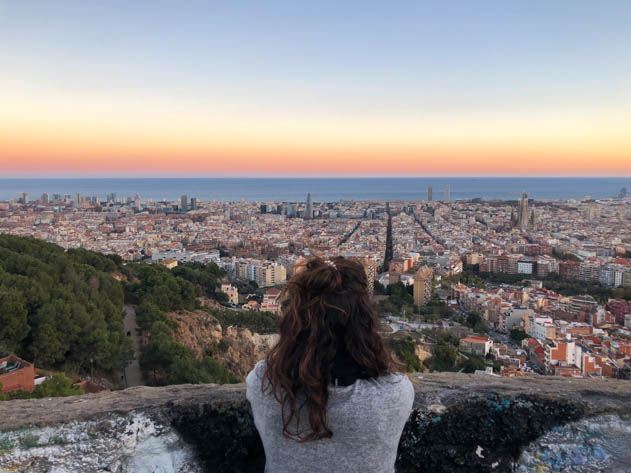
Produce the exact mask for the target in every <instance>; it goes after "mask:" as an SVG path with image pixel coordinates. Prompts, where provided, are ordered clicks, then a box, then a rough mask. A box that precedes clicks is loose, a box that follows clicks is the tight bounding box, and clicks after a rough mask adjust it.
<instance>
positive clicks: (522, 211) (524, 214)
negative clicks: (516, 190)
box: [510, 192, 535, 231]
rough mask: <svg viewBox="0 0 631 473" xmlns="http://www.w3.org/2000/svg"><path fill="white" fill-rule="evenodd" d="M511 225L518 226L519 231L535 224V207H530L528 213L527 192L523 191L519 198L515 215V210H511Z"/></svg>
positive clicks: (530, 227) (528, 228)
mask: <svg viewBox="0 0 631 473" xmlns="http://www.w3.org/2000/svg"><path fill="white" fill-rule="evenodd" d="M510 221H511V227H513V228H519V229H520V230H521V231H527V230H530V229H532V228H534V226H535V209H534V208H533V209H531V211H530V215H528V194H527V193H526V192H523V193H522V195H521V200H520V201H519V205H518V206H517V215H515V211H514V210H511V215H510Z"/></svg>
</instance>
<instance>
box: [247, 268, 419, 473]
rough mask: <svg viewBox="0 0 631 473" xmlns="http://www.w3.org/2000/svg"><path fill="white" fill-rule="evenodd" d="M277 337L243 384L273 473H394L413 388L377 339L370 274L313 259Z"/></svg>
mask: <svg viewBox="0 0 631 473" xmlns="http://www.w3.org/2000/svg"><path fill="white" fill-rule="evenodd" d="M281 297H282V301H283V302H282V306H283V317H282V319H281V322H280V339H279V341H278V343H277V344H276V345H275V346H274V347H273V348H272V349H271V350H270V352H269V353H268V355H267V356H266V358H265V359H264V360H261V361H259V362H258V363H257V364H256V366H255V367H254V369H253V370H252V371H251V372H250V373H249V374H248V376H247V378H246V384H247V391H246V395H247V398H248V400H249V401H250V404H251V405H252V412H253V415H254V423H255V424H256V427H257V429H258V431H259V433H260V435H261V439H262V440H263V447H264V448H265V456H266V465H265V472H266V473H299V472H326V473H336V472H343V473H355V472H357V473H373V472H374V473H393V472H394V463H395V460H396V453H397V446H398V444H399V439H400V437H401V432H402V430H403V426H404V425H405V422H406V420H407V418H408V417H409V415H410V412H411V409H412V402H413V400H414V388H413V387H412V383H411V382H410V380H409V379H408V378H407V376H405V375H403V374H400V373H396V368H397V367H398V366H399V364H398V363H395V361H394V360H393V359H392V356H391V354H390V351H389V350H388V348H387V347H386V346H385V344H384V342H383V339H382V338H381V336H380V335H379V332H378V331H377V325H378V322H377V317H376V314H375V312H374V309H373V307H372V305H371V303H370V297H369V294H368V290H367V278H366V272H365V271H364V267H363V266H362V265H361V264H360V263H359V262H357V261H354V260H351V259H346V258H343V257H337V258H335V259H334V260H333V261H330V260H324V259H322V258H319V257H316V258H312V259H311V260H309V261H308V262H306V263H305V264H304V265H303V267H301V268H298V269H297V272H296V274H295V275H294V276H293V277H292V278H291V280H290V281H289V282H288V284H287V286H286V287H285V288H284V289H283V292H282V295H281Z"/></svg>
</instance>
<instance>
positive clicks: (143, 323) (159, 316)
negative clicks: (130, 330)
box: [136, 302, 167, 330]
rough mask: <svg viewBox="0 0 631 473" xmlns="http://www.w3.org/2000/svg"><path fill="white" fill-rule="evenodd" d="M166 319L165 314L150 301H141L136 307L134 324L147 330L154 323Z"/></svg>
mask: <svg viewBox="0 0 631 473" xmlns="http://www.w3.org/2000/svg"><path fill="white" fill-rule="evenodd" d="M166 320H167V316H166V314H165V313H164V312H163V311H162V310H160V308H159V307H158V306H157V305H155V304H153V303H151V302H142V303H141V304H140V305H139V306H138V307H137V308H136V325H138V327H140V328H141V329H143V330H149V329H150V328H151V326H152V325H153V324H154V323H156V322H166Z"/></svg>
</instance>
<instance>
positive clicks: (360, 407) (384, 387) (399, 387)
mask: <svg viewBox="0 0 631 473" xmlns="http://www.w3.org/2000/svg"><path fill="white" fill-rule="evenodd" d="M264 369H265V360H261V361H259V362H258V363H257V364H256V366H255V367H254V369H253V370H252V371H250V373H249V374H248V376H247V378H246V380H245V382H246V385H247V389H246V396H247V398H248V400H249V401H250V404H251V405H252V413H253V415H254V423H255V424H256V428H257V429H258V431H259V434H260V435H261V439H262V441H263V447H264V448H265V458H266V463H265V473H302V472H305V473H307V472H308V473H312V472H313V473H319V472H322V473H338V472H339V473H394V462H395V460H396V454H397V447H398V445H399V439H400V438H401V432H402V431H403V426H404V425H405V422H406V421H407V419H408V417H409V416H410V412H411V410H412V402H413V401H414V388H413V386H412V383H411V382H410V380H409V379H408V378H407V376H405V375H402V374H390V375H387V376H381V377H379V378H376V379H358V380H357V381H355V383H354V384H351V385H349V386H331V387H330V391H329V401H328V409H329V413H328V419H329V428H330V429H331V430H332V431H333V437H331V438H330V439H320V440H316V441H313V442H304V443H298V442H296V441H295V440H291V439H286V438H285V437H283V434H282V432H283V424H282V417H281V406H280V403H279V402H278V401H277V400H276V399H275V398H274V395H273V394H272V393H271V392H269V389H268V392H267V393H266V394H263V393H262V391H261V377H262V375H263V370H264ZM266 386H267V382H266ZM303 400H304V395H303V397H302V398H301V397H298V405H300V403H301V401H303ZM289 430H290V432H292V433H293V432H295V431H296V430H295V423H293V424H291V425H290V429H289ZM300 431H301V432H305V433H306V432H309V431H310V430H309V420H308V416H307V408H306V406H305V407H304V408H303V409H302V410H301V417H300Z"/></svg>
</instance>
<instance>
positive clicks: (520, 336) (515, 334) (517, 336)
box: [510, 327, 528, 343]
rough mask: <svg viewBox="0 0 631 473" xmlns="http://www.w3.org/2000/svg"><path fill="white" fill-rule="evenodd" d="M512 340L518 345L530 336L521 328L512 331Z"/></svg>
mask: <svg viewBox="0 0 631 473" xmlns="http://www.w3.org/2000/svg"><path fill="white" fill-rule="evenodd" d="M510 338H512V339H513V340H515V341H516V342H517V343H521V341H522V340H524V339H525V338H528V334H527V333H526V332H524V331H523V330H522V329H521V328H517V327H516V328H513V329H511V331H510Z"/></svg>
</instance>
